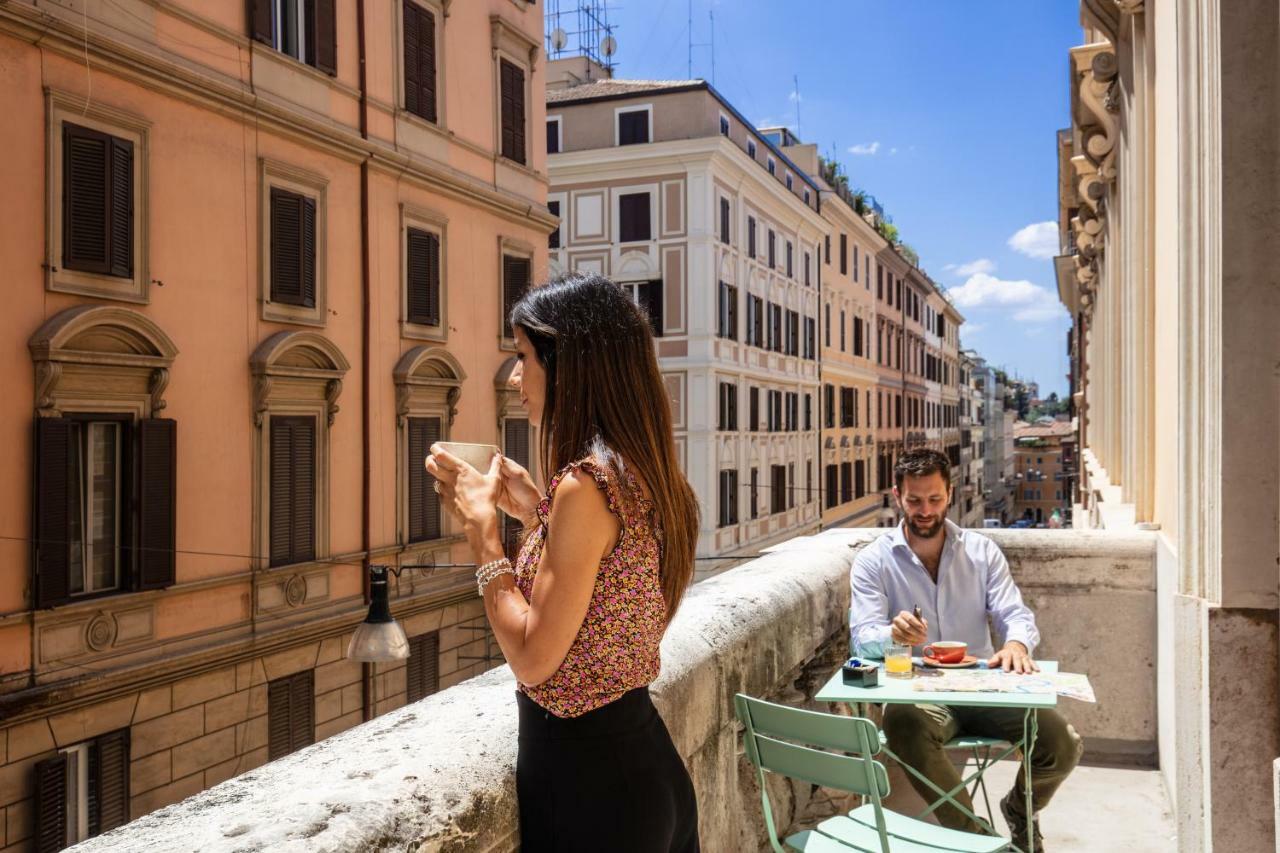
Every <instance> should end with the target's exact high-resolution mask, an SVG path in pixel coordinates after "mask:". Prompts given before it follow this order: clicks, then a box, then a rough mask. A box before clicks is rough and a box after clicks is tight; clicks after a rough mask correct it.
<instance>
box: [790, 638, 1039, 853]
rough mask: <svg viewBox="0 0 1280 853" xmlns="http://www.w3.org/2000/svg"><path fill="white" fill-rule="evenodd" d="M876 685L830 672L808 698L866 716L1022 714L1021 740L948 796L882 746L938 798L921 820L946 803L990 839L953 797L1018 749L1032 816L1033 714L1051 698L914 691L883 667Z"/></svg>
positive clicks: (1031, 852) (1031, 846) (1030, 842)
mask: <svg viewBox="0 0 1280 853" xmlns="http://www.w3.org/2000/svg"><path fill="white" fill-rule="evenodd" d="M912 661H913V664H914V665H916V666H919V664H920V658H913V659H912ZM1036 665H1037V666H1039V667H1040V671H1041V672H1042V673H1047V674H1051V673H1056V672H1057V671H1058V662H1057V661H1044V660H1040V661H1036ZM879 675H880V683H879V684H877V685H876V686H875V687H855V686H852V685H848V684H845V683H844V678H843V676H842V674H841V671H840V670H838V669H837V670H836V672H835V675H833V676H831V678H830V680H828V681H827V683H826V684H824V685H823V686H822V688H821V689H820V690H818V694H817V695H816V696H815V697H814V698H815V699H817V700H818V701H819V702H845V703H848V704H853V705H857V706H859V708H860V710H859V713H860V714H861V715H862V716H866V712H865V709H864V708H863V706H866V705H876V704H880V705H963V706H968V707H971V708H1024V709H1026V713H1025V714H1024V716H1023V721H1022V739H1021V740H1020V741H1018V742H1017V743H1014V744H1010V746H1009V748H1008V749H1006V750H1005V751H1004V752H1002V753H1001V754H1000V755H998V756H996V757H995V758H994V759H992V760H991V761H990V762H988V763H987V764H986V765H985V766H982V765H980V766H979V767H978V769H977V770H976V771H975V772H974V773H973V774H972V775H970V776H969V777H967V778H965V779H962V780H961V782H960V785H959V786H958V787H956V788H953V789H952V790H950V791H944V790H942V788H940V787H939V786H937V785H935V784H934V783H933V782H932V781H930V780H929V779H927V778H925V776H924V774H923V773H921V772H920V771H919V770H916V768H914V767H912V766H911V765H910V764H907V763H906V762H905V761H903V760H902V759H901V758H899V757H898V755H897V754H896V753H894V752H893V750H891V749H890V748H889V746H888V744H884V746H883V749H884V752H885V754H887V755H888V756H889V757H890V758H892V759H893V760H895V761H897V762H898V763H899V764H901V765H902V766H903V767H904V768H905V769H906V770H907V771H908V772H909V773H911V774H912V775H913V776H915V777H916V778H917V779H920V780H921V781H923V782H924V783H925V784H926V785H928V786H929V787H930V788H932V789H933V790H934V791H935V792H937V794H938V799H937V800H936V801H935V802H934V803H932V804H931V805H930V806H929V807H928V808H927V809H925V810H924V811H923V812H922V813H921V814H920V817H924V816H925V815H928V814H930V813H932V812H933V811H934V810H935V809H937V808H938V807H939V806H941V805H942V804H943V803H947V802H950V803H951V805H953V806H955V807H956V808H958V809H959V810H960V811H962V812H964V813H965V814H967V815H968V816H969V817H970V818H972V819H973V820H974V821H976V822H977V823H978V824H979V825H980V826H986V827H987V829H988V830H989V831H990V832H991V833H992V834H995V828H994V827H992V826H991V825H990V824H989V823H987V821H985V820H983V819H982V818H980V817H978V815H976V814H975V813H974V812H973V811H972V810H971V809H968V808H965V807H964V806H963V805H961V804H960V803H958V802H956V800H955V796H956V794H958V793H959V792H960V791H962V790H965V788H966V787H967V786H968V785H969V783H970V782H973V781H975V780H976V779H979V778H981V776H982V774H983V773H985V772H986V768H987V767H989V766H991V763H993V762H995V761H1000V760H1002V759H1004V758H1006V757H1007V756H1009V755H1012V754H1013V753H1014V752H1015V751H1016V750H1018V749H1021V750H1022V765H1023V767H1022V769H1023V782H1024V785H1023V787H1024V789H1025V796H1026V803H1025V806H1026V808H1025V814H1027V815H1028V816H1029V815H1031V814H1032V810H1031V750H1032V749H1033V748H1034V747H1035V744H1036V727H1037V722H1038V721H1037V720H1036V715H1035V713H1034V712H1035V711H1038V710H1040V709H1041V708H1056V707H1057V706H1058V694H1057V693H995V692H990V693H986V692H983V693H974V692H970V691H953V690H916V689H915V685H916V684H917V683H918V677H917V678H889V677H887V675H886V673H885V671H884V666H883V664H881V668H880V673H879ZM1027 846H1028V849H1027V850H1026V851H1024V853H1035V846H1036V840H1035V833H1034V831H1032V832H1029V833H1028V835H1027Z"/></svg>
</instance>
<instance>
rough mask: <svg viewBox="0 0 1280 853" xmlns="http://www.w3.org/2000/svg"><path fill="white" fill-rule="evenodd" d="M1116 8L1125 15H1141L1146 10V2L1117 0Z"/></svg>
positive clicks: (1144, 0) (1140, 0)
mask: <svg viewBox="0 0 1280 853" xmlns="http://www.w3.org/2000/svg"><path fill="white" fill-rule="evenodd" d="M1115 1H1116V7H1117V8H1119V9H1120V13H1121V14H1123V15H1141V14H1142V13H1143V12H1144V11H1145V9H1144V8H1143V7H1144V6H1145V4H1146V0H1115Z"/></svg>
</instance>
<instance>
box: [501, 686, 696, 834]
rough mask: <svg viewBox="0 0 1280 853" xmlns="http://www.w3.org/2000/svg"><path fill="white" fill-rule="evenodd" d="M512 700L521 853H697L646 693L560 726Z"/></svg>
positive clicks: (687, 790)
mask: <svg viewBox="0 0 1280 853" xmlns="http://www.w3.org/2000/svg"><path fill="white" fill-rule="evenodd" d="M516 697H517V698H516V701H517V704H518V705H519V708H520V749H519V752H518V754H517V758H516V793H517V796H518V797H519V799H520V841H521V850H522V851H524V853H552V851H554V853H578V851H581V852H582V853H588V851H589V853H599V851H603V850H608V851H611V853H614V851H616V853H697V851H698V850H699V847H698V804H697V801H696V799H695V797H694V792H693V782H692V781H691V780H690V778H689V771H688V770H686V769H685V766H684V762H683V761H681V759H680V754H679V753H678V752H676V748H675V744H673V743H672V742H671V735H670V733H669V732H668V731H667V727H666V725H665V724H664V723H663V722H662V717H661V716H659V715H658V709H657V708H655V707H654V706H653V702H652V701H651V700H650V699H649V688H647V687H637V688H636V689H635V690H631V691H628V692H627V693H625V694H623V695H622V696H621V697H620V698H618V699H616V700H615V701H613V702H610V703H609V704H608V705H605V706H603V707H601V708H597V709H596V710H594V711H588V712H587V713H585V714H583V715H582V716H580V717H567V718H562V717H557V716H555V715H554V714H552V713H550V712H549V711H546V710H544V709H543V708H542V707H541V706H540V705H538V703H536V702H534V701H533V700H532V699H530V698H529V697H528V696H526V695H524V694H523V693H517V694H516Z"/></svg>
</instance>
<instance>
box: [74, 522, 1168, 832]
mask: <svg viewBox="0 0 1280 853" xmlns="http://www.w3.org/2000/svg"><path fill="white" fill-rule="evenodd" d="M879 532H880V531H875V530H866V529H862V530H857V529H836V530H830V531H826V532H824V533H822V534H820V535H817V536H809V537H798V538H796V539H793V540H790V541H788V542H786V543H783V544H782V545H780V546H778V549H777V550H775V551H774V552H773V553H770V554H768V555H764V556H762V557H760V558H759V559H756V560H752V561H750V562H748V563H745V564H743V565H742V566H740V567H738V568H735V569H732V570H730V571H728V572H726V573H724V574H722V575H719V576H717V577H715V578H712V579H710V580H707V581H704V582H702V583H700V584H697V585H696V586H694V587H693V589H692V590H691V591H690V593H689V595H688V598H687V599H686V601H685V603H684V604H683V605H682V607H681V609H680V612H679V614H678V615H677V617H676V619H675V621H674V622H673V624H672V626H671V628H670V630H669V631H668V633H667V636H666V638H665V640H664V641H663V646H662V675H661V677H660V678H659V680H658V681H657V682H656V683H655V684H654V686H653V692H654V696H655V702H656V704H657V705H658V707H659V709H660V710H661V712H662V714H663V717H664V718H665V720H666V722H667V725H668V727H669V728H670V729H671V732H672V736H673V738H674V740H675V743H676V747H677V749H678V750H679V751H680V753H681V755H682V756H683V757H684V759H685V761H686V763H687V765H688V767H689V768H690V772H691V775H692V777H693V780H694V784H695V786H696V788H697V791H698V797H699V804H700V809H699V816H700V833H701V837H702V847H703V849H704V850H712V851H755V850H759V849H762V844H763V842H764V839H765V836H764V828H763V821H762V818H761V815H760V798H759V794H758V791H757V790H756V787H755V785H756V783H755V776H754V773H753V772H752V771H751V769H750V767H749V766H748V765H747V763H746V761H745V759H744V757H743V756H742V754H741V744H740V732H739V729H738V725H737V723H736V721H735V720H734V717H733V710H732V702H731V698H732V696H733V694H734V693H735V692H738V691H744V692H747V693H750V694H753V695H757V696H763V697H769V698H772V699H774V700H775V701H780V702H785V703H787V704H792V705H811V706H813V705H814V703H813V702H812V696H813V694H814V692H815V690H816V688H817V687H818V686H820V684H821V683H822V682H823V681H825V679H826V678H827V677H828V676H829V675H830V673H831V672H833V671H834V669H835V667H836V666H837V664H838V661H839V660H840V659H841V658H842V657H843V656H844V654H845V653H846V649H847V630H848V623H847V620H848V607H849V585H848V572H849V568H850V564H851V561H852V559H853V556H854V555H855V554H856V553H857V550H858V549H859V548H860V547H861V546H862V545H863V543H865V542H867V541H869V540H870V539H871V538H872V537H874V536H876V535H878V533H879ZM989 535H990V536H991V538H992V539H994V540H995V541H996V542H997V544H999V545H1000V546H1001V548H1002V549H1003V550H1004V552H1005V554H1006V555H1007V556H1008V558H1009V562H1010V566H1011V568H1012V570H1013V574H1014V577H1015V579H1016V580H1017V581H1018V583H1019V585H1020V587H1021V589H1022V591H1023V594H1024V596H1025V597H1026V600H1027V602H1028V604H1029V605H1030V606H1031V607H1032V609H1033V610H1035V612H1036V617H1037V621H1038V623H1039V626H1040V630H1041V633H1042V634H1043V644H1042V646H1041V648H1040V650H1039V654H1040V656H1042V657H1044V658H1047V659H1057V660H1058V661H1059V662H1060V665H1061V667H1062V669H1063V670H1066V671H1085V672H1088V673H1089V675H1090V678H1091V680H1092V683H1093V686H1094V690H1095V692H1096V693H1097V697H1098V702H1097V704H1093V705H1085V704H1080V703H1076V702H1072V701H1070V700H1064V701H1063V702H1062V703H1061V707H1062V710H1063V712H1064V713H1065V714H1066V715H1067V716H1068V718H1069V719H1070V720H1071V721H1072V723H1073V725H1074V726H1075V727H1076V729H1077V730H1078V731H1080V732H1081V733H1082V734H1083V735H1084V738H1085V744H1086V757H1085V760H1086V762H1088V761H1090V760H1096V761H1101V762H1106V763H1114V762H1117V761H1120V762H1124V763H1127V764H1130V765H1134V764H1137V765H1140V766H1153V765H1154V762H1155V756H1156V713H1155V709H1156V684H1155V671H1156V670H1155V650H1154V648H1152V645H1151V644H1150V643H1146V642H1137V641H1135V642H1132V643H1127V644H1125V653H1124V654H1119V655H1108V656H1106V661H1105V665H1104V664H1103V662H1102V661H1101V660H1100V658H1099V656H1098V654H1097V639H1098V637H1099V636H1105V635H1106V629H1105V626H1108V625H1117V624H1122V625H1124V626H1125V632H1126V635H1127V636H1131V637H1154V636H1155V635H1156V625H1155V620H1156V608H1155V606H1154V605H1155V550H1156V547H1155V536H1154V534H1151V533H1101V532H1083V531H1069V530H1061V531H1000V530H996V531H989ZM1086 596H1087V597H1086ZM1099 632H1101V633H1099ZM514 689H515V683H514V681H513V680H512V677H511V673H510V671H509V670H508V669H507V668H506V667H502V668H500V669H496V670H492V671H490V672H488V673H485V674H484V675H481V676H477V677H476V678H473V679H471V680H469V681H466V682H463V683H462V684H459V685H457V686H455V687H452V688H450V689H448V690H445V691H443V692H441V693H438V694H436V695H434V696H430V697H428V698H426V699H423V700H421V701H419V702H416V703H413V704H411V705H407V706H405V707H403V708H400V709H398V710H396V711H392V712H390V713H388V714H386V715H384V716H382V717H378V718H376V719H374V720H373V721H371V722H368V723H365V724H363V725H360V726H357V727H355V728H353V729H349V730H347V731H345V732H342V733H341V734H338V735H335V736H333V737H331V738H329V739H327V740H325V741H322V742H320V743H317V744H315V745H313V746H310V747H307V748H306V749H303V750H301V751H300V752H297V753H294V754H293V755H290V756H287V757H285V758H282V759H280V760H278V761H274V762H272V763H270V764H267V765H265V766H263V767H260V768H258V769H257V770H254V771H251V772H249V773H246V774H245V775H243V776H239V777H236V778H234V779H231V780H229V781H227V782H224V783H222V784H220V785H218V786H216V787H214V788H211V789H209V790H207V791H205V792H203V793H200V794H197V795H195V796H193V797H191V798H189V799H187V800H185V801H183V802H182V803H179V804H176V805H173V806H169V807H167V808H165V809H162V810H160V811H158V812H155V813H153V814H150V815H147V816H145V817H142V818H140V819H138V820H136V821H134V822H133V823H130V824H127V825H126V826H123V827H121V828H119V829H117V830H114V831H113V832H110V833H108V834H106V835H103V836H100V837H98V838H95V839H92V840H90V841H88V842H85V843H83V844H82V845H81V846H80V847H77V848H76V849H77V850H78V851H83V852H84V853H98V852H99V851H117V853H119V852H120V851H137V850H147V851H152V853H158V852H159V851H175V853H176V851H184V853H185V851H189V850H201V851H203V853H231V851H235V850H284V849H288V850H327V851H339V852H340V853H341V852H342V851H358V850H361V851H362V850H393V849H394V850H406V849H411V850H419V849H426V850H444V851H493V853H505V851H509V850H516V849H517V848H518V845H519V841H518V828H517V827H518V823H517V806H516V797H515V755H516V712H515V709H516V706H515V701H514V697H513V695H512V694H513V691H514ZM815 707H817V706H815ZM1098 772H1103V771H1098ZM894 773H895V776H894V783H893V787H894V788H895V790H898V791H899V792H900V795H901V796H911V795H910V789H909V786H907V785H906V783H905V781H903V779H902V778H901V776H900V771H899V770H897V769H894ZM1098 778H1099V777H1096V776H1094V777H1092V778H1090V779H1084V778H1082V779H1079V780H1077V779H1074V778H1073V779H1068V781H1067V783H1066V784H1065V785H1064V786H1063V790H1062V791H1061V792H1060V793H1059V795H1058V797H1059V799H1064V800H1065V799H1069V796H1070V793H1069V792H1071V791H1075V792H1078V794H1077V795H1078V796H1081V797H1087V796H1097V797H1102V798H1104V799H1107V800H1108V801H1109V802H1110V803H1111V804H1114V802H1115V801H1116V800H1118V799H1119V800H1122V799H1123V798H1125V797H1126V796H1133V797H1138V794H1134V793H1132V792H1131V791H1130V790H1129V788H1130V786H1129V785H1127V784H1126V785H1119V784H1117V785H1116V787H1114V788H1111V789H1107V790H1097V789H1096V786H1097V785H1098V784H1099V783H1098V781H1097V780H1098ZM1144 778H1145V777H1144ZM1156 783H1157V784H1158V778H1157V779H1156ZM770 785H771V786H773V785H777V786H778V787H777V789H776V790H774V789H773V788H772V787H771V795H772V799H773V802H774V803H775V806H776V807H778V808H779V813H778V814H776V815H775V818H776V819H777V820H778V821H779V822H780V824H781V826H787V825H790V824H793V823H796V822H797V821H798V822H799V823H802V824H805V825H808V824H810V823H812V822H815V821H816V820H817V819H820V818H821V817H823V816H825V814H830V813H831V808H832V805H831V804H830V803H828V802H827V800H826V799H825V798H824V797H823V796H822V795H820V794H819V792H817V791H816V790H815V789H814V788H813V786H810V785H808V784H801V783H789V782H787V781H786V780H784V779H781V778H774V779H772V780H771V782H770ZM1095 792H1096V793H1095ZM1143 796H1149V795H1145V794H1144V795H1143ZM891 802H892V801H891ZM835 805H836V806H837V807H838V806H839V805H840V804H839V803H836V804H835ZM1056 806H1057V801H1056V800H1055V807H1056ZM844 807H845V808H847V807H848V806H847V805H845V806H844ZM1112 807H1113V808H1114V805H1112ZM1064 808H1065V807H1064ZM1133 808H1134V809H1135V811H1136V810H1139V809H1142V810H1147V811H1149V810H1150V804H1149V799H1141V798H1140V797H1138V799H1137V800H1136V801H1135V804H1134V806H1133ZM824 810H825V812H824ZM1156 817H1157V818H1158V817H1159V810H1158V809H1157V814H1156ZM1074 823H1075V824H1078V825H1079V826H1080V827H1082V828H1080V829H1078V833H1079V836H1078V837H1079V838H1081V839H1083V840H1082V842H1081V845H1082V846H1063V845H1058V846H1056V847H1053V849H1055V850H1058V849H1067V850H1080V851H1083V850H1100V849H1114V848H1111V847H1109V846H1108V845H1109V844H1110V843H1111V842H1112V841H1113V840H1114V837H1113V836H1106V835H1103V834H1102V833H1106V832H1110V831H1111V830H1109V829H1107V828H1106V826H1105V825H1104V824H1099V825H1098V827H1097V828H1096V829H1091V825H1092V824H1093V823H1094V821H1092V820H1091V819H1089V818H1088V817H1087V816H1082V817H1081V818H1080V819H1079V820H1078V821H1075V822H1074ZM1091 831H1092V832H1093V833H1094V834H1093V835H1090V834H1089V833H1090V832H1091ZM1050 840H1052V839H1050Z"/></svg>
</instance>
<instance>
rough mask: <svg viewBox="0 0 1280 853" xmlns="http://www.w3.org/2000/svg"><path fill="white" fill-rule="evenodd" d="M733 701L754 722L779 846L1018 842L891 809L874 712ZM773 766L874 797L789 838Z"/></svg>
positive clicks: (899, 849) (809, 852)
mask: <svg viewBox="0 0 1280 853" xmlns="http://www.w3.org/2000/svg"><path fill="white" fill-rule="evenodd" d="M733 703H734V708H735V710H736V712H737V715H738V719H739V720H740V721H741V722H742V724H743V726H745V727H746V732H745V734H744V737H743V739H744V742H745V745H746V751H747V758H748V759H749V760H750V761H751V763H752V764H753V765H754V766H755V768H756V774H757V780H758V782H759V784H760V800H761V804H762V807H763V809H764V822H765V826H766V827H767V828H768V830H769V841H770V843H771V844H772V845H773V849H774V851H776V853H789V851H794V850H800V851H805V853H851V851H857V853H942V851H954V853H998V851H1002V850H1009V849H1011V848H1010V844H1009V841H1008V839H1005V838H1000V837H997V836H991V835H978V834H975V833H969V832H959V831H957V830H954V829H944V828H942V827H940V826H936V825H934V824H932V823H926V822H925V821H921V820H916V819H915V818H911V817H907V816H906V815H900V814H898V813H897V812H894V811H890V810H888V809H885V808H884V807H883V806H882V805H881V799H882V798H883V797H886V796H888V795H889V775H888V773H887V772H886V771H885V768H884V765H883V764H881V763H880V762H879V761H876V760H875V759H874V758H873V757H872V756H874V755H876V754H877V753H879V752H880V733H879V731H878V730H877V729H876V726H875V724H874V723H872V722H871V721H870V720H866V719H863V718H861V717H840V716H836V715H834V714H822V713H819V712H817V711H805V710H801V709H799V708H787V707H785V706H782V705H775V704H773V703H771V702H765V701H763V700H761V699H753V698H752V697H750V696H745V695H743V694H741V693H739V694H737V695H736V696H735V697H734V700H733ZM805 744H808V746H806V745H805ZM813 747H821V748H819V749H814V748H813ZM827 750H836V751H835V752H828V751H827ZM841 753H852V755H844V754H841ZM766 770H767V771H769V772H771V773H779V774H781V775H783V776H789V777H791V778H793V779H802V780H804V781H806V782H810V783H812V784H815V785H822V786H824V787H827V788H838V789H840V790H842V791H849V792H850V793H853V794H861V795H863V796H864V797H867V798H869V799H870V803H867V804H864V805H862V806H859V807H858V808H856V809H854V810H853V811H851V812H849V813H848V814H847V815H837V816H835V817H831V818H828V819H827V820H824V821H823V822H822V823H820V824H818V825H817V826H816V827H814V828H813V829H806V830H803V831H801V832H797V833H795V834H793V835H789V836H787V838H786V840H785V842H784V841H781V840H779V838H778V831H777V828H776V827H775V826H774V823H773V808H772V807H771V806H770V804H769V793H768V790H767V789H766V787H765V782H764V780H765V776H764V774H765V771H766Z"/></svg>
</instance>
